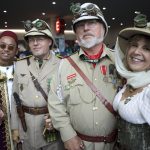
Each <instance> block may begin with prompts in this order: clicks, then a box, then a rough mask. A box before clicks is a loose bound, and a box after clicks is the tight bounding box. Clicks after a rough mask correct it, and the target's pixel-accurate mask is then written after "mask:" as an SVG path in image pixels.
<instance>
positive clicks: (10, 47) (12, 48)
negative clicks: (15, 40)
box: [0, 43, 15, 51]
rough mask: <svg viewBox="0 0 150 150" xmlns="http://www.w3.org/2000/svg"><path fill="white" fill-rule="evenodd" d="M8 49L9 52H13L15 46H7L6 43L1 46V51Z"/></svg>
mask: <svg viewBox="0 0 150 150" xmlns="http://www.w3.org/2000/svg"><path fill="white" fill-rule="evenodd" d="M6 47H7V49H8V50H9V51H13V50H14V49H15V46H14V45H8V44H5V43H1V44H0V49H2V50H4V49H5V48H6Z"/></svg>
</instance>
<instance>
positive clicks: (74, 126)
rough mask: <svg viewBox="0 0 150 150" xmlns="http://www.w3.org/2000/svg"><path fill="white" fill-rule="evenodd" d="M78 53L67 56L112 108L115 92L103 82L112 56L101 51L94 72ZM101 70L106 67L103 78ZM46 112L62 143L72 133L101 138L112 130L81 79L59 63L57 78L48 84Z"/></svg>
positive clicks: (112, 123)
mask: <svg viewBox="0 0 150 150" xmlns="http://www.w3.org/2000/svg"><path fill="white" fill-rule="evenodd" d="M81 54H83V51H82V49H80V52H79V53H76V54H74V55H72V56H71V58H72V59H73V60H74V61H75V62H76V64H77V65H78V66H79V67H80V69H81V70H82V71H83V72H84V73H85V74H86V76H87V77H88V78H89V79H90V80H91V81H92V83H93V84H94V85H95V86H96V87H97V89H98V90H100V92H101V94H102V95H103V96H104V97H105V98H106V99H107V100H108V101H109V102H110V103H111V104H112V102H113V99H114V96H115V94H116V88H114V84H113V82H112V80H110V81H109V82H105V81H104V77H108V76H109V65H110V64H114V61H113V60H114V52H113V51H112V50H110V49H108V48H106V47H104V51H103V54H102V56H101V61H100V62H99V63H98V64H97V65H96V67H95V68H94V67H93V65H92V64H91V63H88V62H84V61H82V60H81V59H80V58H79V56H80V55H81ZM102 66H105V67H106V75H104V74H103V71H102V70H101V69H102ZM48 103H49V111H50V113H51V116H52V121H53V124H54V126H55V128H57V129H58V130H60V133H61V137H62V140H63V141H67V140H69V139H71V138H72V137H74V136H76V131H78V132H79V133H81V134H85V135H89V136H105V135H108V134H110V133H111V132H112V131H113V130H114V129H115V123H116V119H115V117H114V115H113V114H112V113H110V111H108V109H107V108H106V107H105V106H104V105H103V104H102V102H101V101H100V100H99V99H98V98H97V97H96V95H95V93H93V92H92V91H91V89H90V88H89V87H88V86H87V84H86V83H85V81H84V80H83V79H82V77H81V76H80V75H79V74H78V73H77V71H76V70H75V69H74V68H73V67H72V66H71V64H70V63H69V62H68V60H67V59H63V60H62V62H61V64H60V67H59V71H58V74H57V75H56V76H55V78H53V79H52V82H51V90H50V93H49V100H48Z"/></svg>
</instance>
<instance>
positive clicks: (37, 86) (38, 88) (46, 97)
mask: <svg viewBox="0 0 150 150" xmlns="http://www.w3.org/2000/svg"><path fill="white" fill-rule="evenodd" d="M27 65H28V66H29V65H30V61H29V59H27ZM29 72H30V71H29ZM30 75H31V79H32V81H33V84H34V86H35V88H36V89H37V91H40V92H41V94H42V96H43V97H44V99H45V101H46V102H47V100H48V96H47V94H46V93H45V91H44V90H43V88H42V87H41V85H40V83H39V82H38V80H37V79H36V78H35V76H34V75H33V74H32V73H31V72H30Z"/></svg>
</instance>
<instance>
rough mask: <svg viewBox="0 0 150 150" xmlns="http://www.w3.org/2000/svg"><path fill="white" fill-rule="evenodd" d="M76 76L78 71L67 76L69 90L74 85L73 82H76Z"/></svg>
mask: <svg viewBox="0 0 150 150" xmlns="http://www.w3.org/2000/svg"><path fill="white" fill-rule="evenodd" d="M76 76H77V74H76V73H73V74H71V75H68V76H67V81H68V84H67V85H65V90H69V89H70V88H71V87H73V85H72V84H73V83H74V82H75V80H76Z"/></svg>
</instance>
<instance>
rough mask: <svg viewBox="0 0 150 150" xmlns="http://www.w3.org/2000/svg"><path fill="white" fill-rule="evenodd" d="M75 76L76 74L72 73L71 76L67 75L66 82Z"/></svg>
mask: <svg viewBox="0 0 150 150" xmlns="http://www.w3.org/2000/svg"><path fill="white" fill-rule="evenodd" d="M76 76H77V74H76V73H73V74H71V75H68V76H67V80H70V79H72V78H75V77H76Z"/></svg>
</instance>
